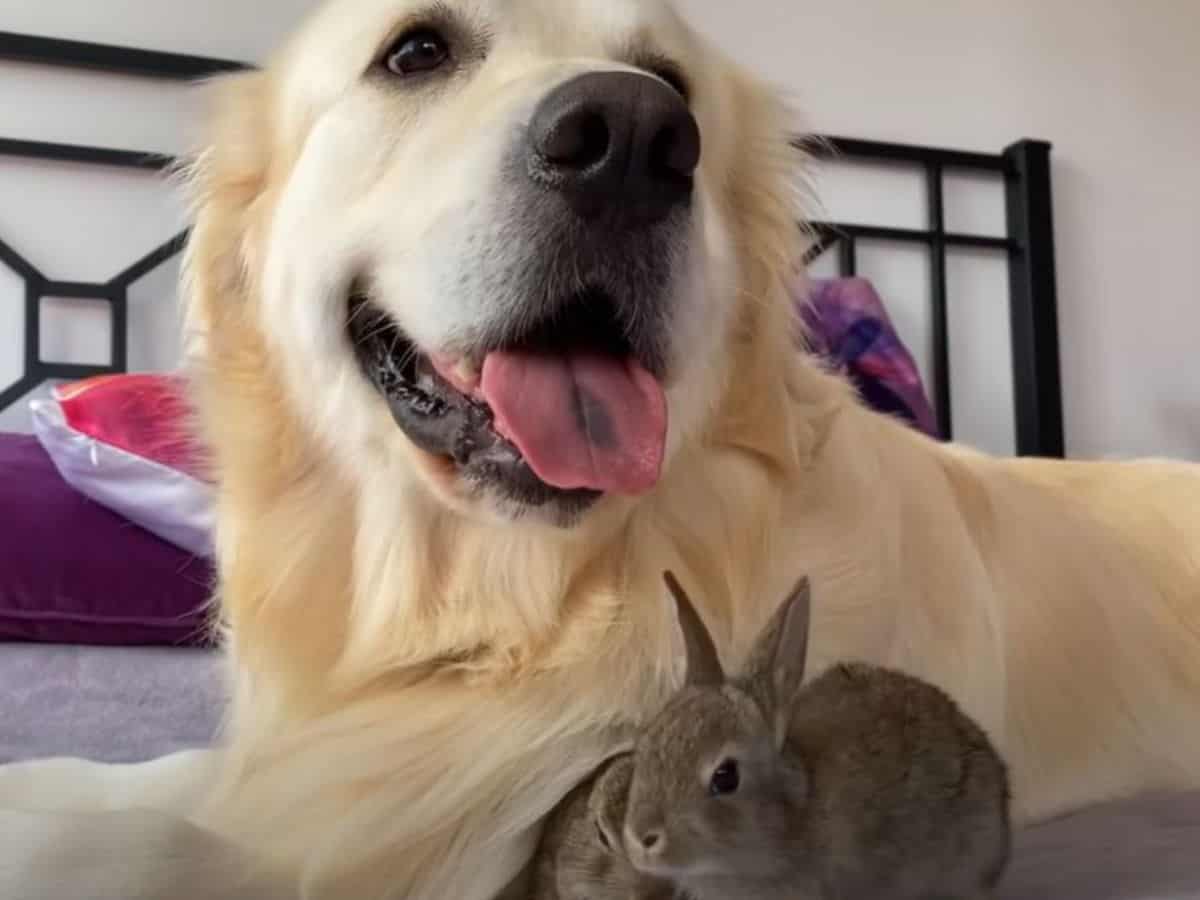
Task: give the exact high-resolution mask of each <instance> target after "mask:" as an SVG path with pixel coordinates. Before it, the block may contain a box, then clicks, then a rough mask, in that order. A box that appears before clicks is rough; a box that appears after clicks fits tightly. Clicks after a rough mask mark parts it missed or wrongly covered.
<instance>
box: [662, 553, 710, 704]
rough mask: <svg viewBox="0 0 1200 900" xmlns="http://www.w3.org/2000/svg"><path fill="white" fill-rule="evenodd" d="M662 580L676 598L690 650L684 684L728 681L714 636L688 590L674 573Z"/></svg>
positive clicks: (685, 646) (688, 650)
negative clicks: (705, 625)
mask: <svg viewBox="0 0 1200 900" xmlns="http://www.w3.org/2000/svg"><path fill="white" fill-rule="evenodd" d="M663 581H665V582H666V583H667V590H669V591H670V592H671V596H672V597H673V598H674V600H675V614H676V620H677V621H678V622H679V630H680V631H682V632H683V645H684V648H685V650H686V652H687V674H686V675H685V677H684V683H685V684H690V685H695V686H704V687H711V686H714V685H719V684H724V683H725V672H724V670H722V668H721V660H720V658H719V657H718V656H717V648H716V647H715V646H713V641H712V636H711V635H710V634H709V633H708V629H707V628H705V627H704V622H703V620H702V619H701V618H700V614H699V613H697V612H696V608H695V607H694V606H692V601H691V600H689V599H688V595H687V592H686V591H684V589H683V586H682V585H681V584H680V583H679V581H678V579H676V578H675V576H674V575H673V574H672V573H671V572H669V571H668V572H663Z"/></svg>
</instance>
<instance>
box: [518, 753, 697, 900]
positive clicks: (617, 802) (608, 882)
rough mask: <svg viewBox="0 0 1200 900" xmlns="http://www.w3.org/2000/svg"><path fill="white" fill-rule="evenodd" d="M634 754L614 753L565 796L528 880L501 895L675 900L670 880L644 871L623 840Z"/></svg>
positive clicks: (544, 899) (545, 899)
mask: <svg viewBox="0 0 1200 900" xmlns="http://www.w3.org/2000/svg"><path fill="white" fill-rule="evenodd" d="M632 773H633V760H632V758H631V757H630V756H629V754H623V755H621V756H616V757H613V758H612V759H610V760H608V761H607V762H606V763H604V764H603V765H602V766H601V767H600V768H599V769H597V770H596V773H595V774H594V775H593V776H592V777H591V778H589V779H588V780H587V781H585V782H584V783H583V784H581V785H579V786H578V787H576V788H575V789H574V790H573V791H571V793H569V794H567V796H566V797H565V798H563V800H562V802H561V803H559V805H558V806H557V807H556V808H555V810H554V812H552V813H551V814H550V817H549V818H548V819H547V821H546V826H545V829H544V831H543V832H542V839H541V843H540V844H539V845H538V850H537V853H536V854H535V855H534V858H533V861H532V862H531V863H530V866H529V867H528V869H527V870H526V871H527V873H528V874H527V875H526V878H525V883H524V884H523V885H521V886H519V887H518V886H517V885H514V886H512V887H510V888H509V891H508V892H506V893H505V894H503V895H501V898H499V900H508V898H513V900H517V898H520V900H526V898H527V900H674V898H676V897H677V895H676V892H675V889H674V888H673V887H672V886H671V885H670V883H669V882H665V881H662V880H660V879H657V878H654V877H653V876H648V875H642V874H640V873H639V872H638V871H637V870H636V869H634V868H633V866H632V865H630V863H629V858H628V857H627V856H626V855H625V850H624V846H623V844H622V841H621V837H620V835H621V827H622V825H623V823H624V820H625V798H626V797H627V795H628V793H629V777H630V775H631V774H632Z"/></svg>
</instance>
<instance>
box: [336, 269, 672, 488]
mask: <svg viewBox="0 0 1200 900" xmlns="http://www.w3.org/2000/svg"><path fill="white" fill-rule="evenodd" d="M558 310H559V313H558V315H556V316H552V317H547V318H546V319H545V320H544V321H542V322H539V323H537V324H536V325H535V326H534V327H531V328H529V329H527V330H525V331H524V332H523V333H521V334H520V335H519V336H518V337H516V338H515V339H510V340H505V341H502V342H497V343H496V344H495V345H493V346H485V347H483V348H481V349H479V350H476V351H472V352H470V353H466V354H457V355H455V354H443V353H427V352H425V351H423V350H422V349H421V348H419V347H418V346H417V345H416V344H415V343H414V342H413V341H412V340H410V339H409V338H408V337H407V335H405V333H404V332H403V330H402V329H401V328H400V326H399V325H398V324H397V323H396V321H395V320H394V319H393V318H392V317H391V316H390V315H389V314H388V313H387V312H385V311H384V310H383V309H382V308H381V307H380V306H379V305H377V304H376V303H374V302H373V301H372V300H371V299H370V297H369V296H367V295H365V294H364V293H362V292H355V293H354V294H353V295H352V297H351V299H350V304H349V319H348V321H349V325H348V332H349V337H350V340H351V343H352V344H353V347H354V351H355V354H356V356H357V358H358V361H359V364H360V366H361V367H362V370H363V372H364V374H365V375H366V377H367V379H368V380H369V381H370V382H371V383H372V384H373V385H374V386H375V388H376V389H377V390H378V391H379V392H380V394H382V396H383V397H384V399H385V400H386V401H387V403H388V405H389V407H390V409H391V412H392V415H393V417H394V418H395V420H396V422H397V424H398V425H399V426H400V428H401V429H402V430H403V431H404V432H405V434H406V435H407V436H408V438H409V439H410V440H411V441H412V442H413V443H414V444H416V446H418V447H419V448H420V449H422V450H424V451H425V452H427V453H430V454H432V455H435V456H438V457H443V458H445V459H447V460H449V461H451V462H453V464H454V465H455V466H457V467H458V469H459V470H460V472H462V473H463V474H464V475H466V476H467V477H469V478H470V479H472V480H473V481H476V482H484V483H488V484H491V485H493V486H496V487H498V488H500V489H502V490H503V491H504V492H505V494H506V495H507V498H508V499H511V500H516V501H519V502H521V503H523V504H528V505H542V504H544V503H548V502H551V501H559V502H566V503H567V504H568V505H571V506H574V507H577V508H582V507H585V506H586V505H588V504H590V503H591V502H592V501H594V500H595V499H597V498H598V497H599V496H601V495H603V494H606V493H615V494H624V495H638V494H642V493H645V492H646V491H648V490H650V489H651V488H652V487H653V486H654V485H655V484H656V483H657V481H658V478H659V474H660V470H661V467H662V461H663V454H664V448H665V443H666V428H667V410H666V399H665V395H664V391H663V387H662V383H661V377H662V371H661V370H662V365H661V362H659V360H658V359H657V358H656V357H655V356H654V355H653V354H644V353H638V352H635V349H634V347H633V345H632V343H631V341H630V340H629V337H628V335H627V331H626V329H625V328H623V327H622V325H621V324H620V321H619V317H618V315H617V313H616V307H615V304H614V303H613V302H612V301H611V299H610V298H609V297H608V296H607V295H605V293H604V292H603V291H599V290H589V291H584V292H581V293H579V294H578V295H576V296H573V297H572V298H570V299H569V300H568V301H567V302H564V303H563V304H560V305H559V306H558Z"/></svg>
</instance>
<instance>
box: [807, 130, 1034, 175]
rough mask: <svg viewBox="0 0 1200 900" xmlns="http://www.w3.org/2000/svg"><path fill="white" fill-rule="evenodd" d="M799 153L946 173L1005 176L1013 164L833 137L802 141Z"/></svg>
mask: <svg viewBox="0 0 1200 900" xmlns="http://www.w3.org/2000/svg"><path fill="white" fill-rule="evenodd" d="M793 143H794V144H795V146H796V148H797V149H799V150H803V151H804V152H805V153H808V154H811V155H812V156H816V157H821V158H826V159H828V158H835V159H836V158H838V157H846V158H848V159H850V160H853V161H859V162H862V161H871V162H883V163H914V164H918V165H938V166H941V167H942V168H943V169H961V170H975V171H978V172H1004V171H1006V169H1007V168H1008V167H1009V165H1010V164H1009V162H1008V160H1006V159H1005V158H1004V157H1003V156H1002V155H999V154H992V153H973V152H971V151H969V150H955V149H951V148H946V147H926V146H920V145H917V144H898V143H894V142H892V141H871V140H865V139H863V138H850V137H840V136H838V135H830V136H825V137H819V138H811V137H808V138H798V139H797V140H796V141H794V142H793Z"/></svg>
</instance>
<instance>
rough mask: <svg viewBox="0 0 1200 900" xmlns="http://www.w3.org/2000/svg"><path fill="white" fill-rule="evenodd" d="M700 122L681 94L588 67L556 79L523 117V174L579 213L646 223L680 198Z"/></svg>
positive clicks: (688, 186) (694, 161)
mask: <svg viewBox="0 0 1200 900" xmlns="http://www.w3.org/2000/svg"><path fill="white" fill-rule="evenodd" d="M699 162H700V129H699V128H698V127H697V125H696V120H695V118H693V116H692V113H691V110H689V109H688V106H687V103H686V102H685V101H684V99H683V97H682V96H680V94H679V93H678V92H677V91H675V90H674V89H673V88H671V87H669V86H668V85H667V84H665V83H664V82H662V81H659V80H658V79H657V78H652V77H651V76H649V75H641V74H638V73H636V72H592V73H589V74H587V75H579V76H577V77H576V78H572V79H571V80H570V81H567V82H565V83H564V84H561V85H559V86H558V87H557V88H555V89H554V90H553V91H551V92H550V94H548V95H547V96H546V98H545V99H544V100H542V102H541V104H540V105H539V106H538V108H537V110H536V111H535V112H534V114H533V120H532V121H531V122H530V123H529V173H530V176H531V177H532V178H533V179H534V181H536V182H538V183H539V184H542V185H544V186H546V187H549V188H551V189H553V190H555V191H558V192H559V193H560V194H561V195H562V196H563V198H564V199H566V201H567V202H568V203H569V204H570V205H571V207H572V208H573V209H574V210H575V211H576V213H578V214H579V215H580V216H582V217H584V218H587V219H593V218H596V217H598V216H601V215H603V214H604V213H605V212H606V211H613V212H614V213H617V214H619V216H620V217H621V221H623V222H631V221H632V222H636V223H642V224H644V223H650V222H655V221H658V220H659V219H662V218H664V217H665V216H666V215H668V214H669V213H670V212H671V211H672V210H673V209H675V208H676V207H678V206H680V205H681V204H684V203H687V202H688V200H689V199H690V198H691V194H692V176H693V175H694V174H695V171H696V166H697V165H698V164H699Z"/></svg>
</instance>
